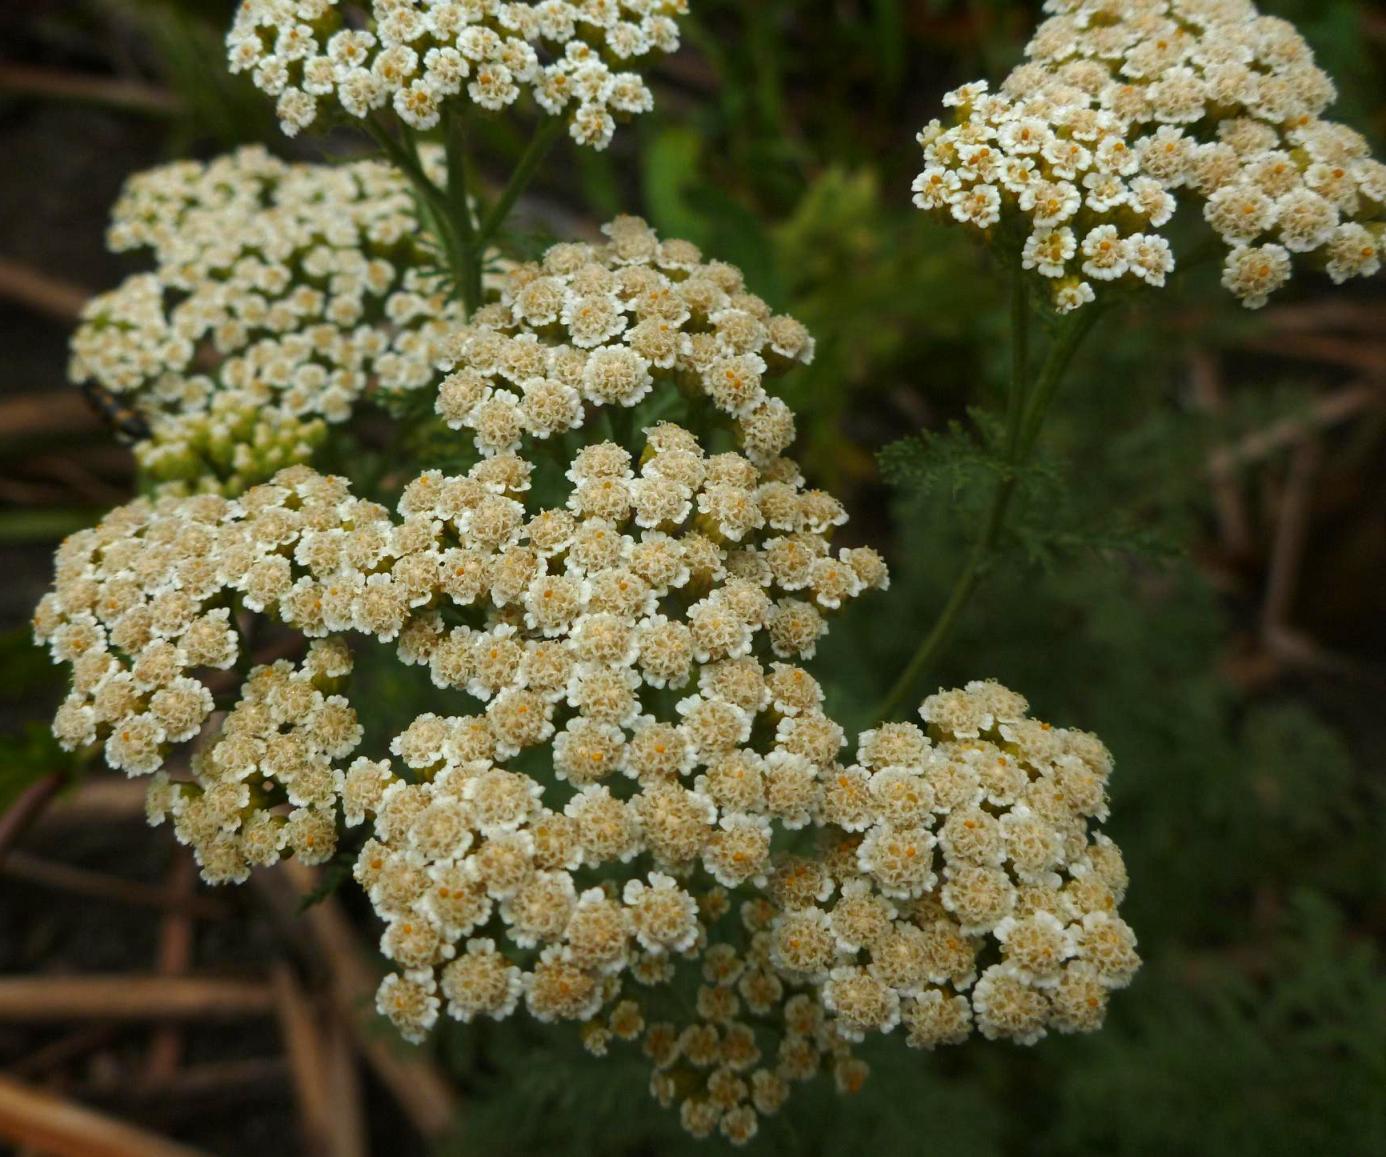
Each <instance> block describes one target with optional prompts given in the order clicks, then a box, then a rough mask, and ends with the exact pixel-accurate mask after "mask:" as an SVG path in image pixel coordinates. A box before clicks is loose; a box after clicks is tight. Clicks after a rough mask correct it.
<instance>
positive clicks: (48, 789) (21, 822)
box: [0, 771, 64, 865]
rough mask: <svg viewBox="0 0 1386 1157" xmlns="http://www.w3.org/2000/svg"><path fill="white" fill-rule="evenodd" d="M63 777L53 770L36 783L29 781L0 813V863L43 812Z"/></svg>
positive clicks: (2, 862)
mask: <svg viewBox="0 0 1386 1157" xmlns="http://www.w3.org/2000/svg"><path fill="white" fill-rule="evenodd" d="M63 778H64V777H63V776H62V775H61V773H59V772H56V771H55V772H52V773H51V774H49V775H45V776H44V777H43V778H42V779H41V780H39V781H38V782H37V783H31V784H30V785H29V786H28V787H26V788H25V789H24V790H23V791H22V792H20V794H19V798H18V799H16V800H15V801H14V803H12V804H10V806H9V808H8V809H7V810H6V811H5V813H4V814H3V815H0V865H3V864H4V862H5V858H6V856H7V855H8V854H9V852H10V849H11V848H13V847H14V845H15V843H16V842H17V841H18V839H19V837H20V836H22V835H23V834H24V832H25V830H26V829H27V828H28V827H29V825H30V824H31V823H33V822H34V820H36V819H37V818H38V817H39V816H40V815H41V814H43V810H44V809H45V808H46V807H47V806H48V805H49V803H51V802H52V800H53V797H54V796H55V795H57V794H58V789H59V788H61V787H62V785H63Z"/></svg>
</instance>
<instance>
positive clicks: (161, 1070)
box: [144, 848, 197, 1084]
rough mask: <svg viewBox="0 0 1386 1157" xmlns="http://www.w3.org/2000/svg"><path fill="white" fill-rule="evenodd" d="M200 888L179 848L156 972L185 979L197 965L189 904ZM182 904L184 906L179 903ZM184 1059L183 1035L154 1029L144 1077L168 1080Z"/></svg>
mask: <svg viewBox="0 0 1386 1157" xmlns="http://www.w3.org/2000/svg"><path fill="white" fill-rule="evenodd" d="M196 889H197V867H196V865H195V864H194V863H193V858H192V855H191V853H189V852H188V851H187V850H186V849H184V848H176V849H175V850H174V853H173V860H172V862H171V863H170V864H169V870H168V895H169V898H170V900H172V901H174V902H175V903H174V906H173V907H171V908H170V909H169V910H168V911H167V912H166V913H165V914H164V918H163V921H162V922H161V924H160V926H159V956H158V962H157V963H156V965H155V970H156V971H157V972H158V973H159V975H160V976H182V975H184V974H186V973H187V971H188V969H189V968H191V967H192V963H193V922H192V917H191V916H190V915H189V914H188V911H187V901H188V900H190V899H192V896H193V894H194V892H195V891H196ZM179 901H181V904H180V903H178V902H179ZM182 1056H183V1034H182V1032H181V1031H179V1029H178V1027H177V1026H176V1025H171V1024H163V1025H159V1026H158V1027H157V1028H156V1029H155V1030H154V1035H153V1038H152V1039H151V1040H150V1042H149V1052H148V1054H147V1055H146V1057H145V1061H144V1077H145V1080H146V1081H147V1082H149V1083H151V1084H156V1083H158V1082H160V1081H166V1080H168V1079H169V1078H170V1077H171V1076H173V1074H174V1073H175V1072H176V1071H177V1069H178V1062H179V1060H180V1059H181V1058H182Z"/></svg>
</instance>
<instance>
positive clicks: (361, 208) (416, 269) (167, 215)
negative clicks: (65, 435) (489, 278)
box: [70, 147, 461, 492]
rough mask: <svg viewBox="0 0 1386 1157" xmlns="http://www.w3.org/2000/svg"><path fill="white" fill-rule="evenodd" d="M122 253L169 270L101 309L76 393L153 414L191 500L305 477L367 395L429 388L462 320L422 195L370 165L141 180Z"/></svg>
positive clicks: (193, 171) (88, 336) (194, 166)
mask: <svg viewBox="0 0 1386 1157" xmlns="http://www.w3.org/2000/svg"><path fill="white" fill-rule="evenodd" d="M426 159H427V160H429V161H430V162H431V161H433V160H435V158H433V157H432V156H431V155H428V154H426ZM109 241H110V245H111V248H112V249H113V250H115V251H116V252H124V251H127V250H134V249H148V250H150V251H152V253H153V256H154V260H155V269H154V271H153V272H150V273H141V274H136V275H135V276H133V277H131V278H129V279H127V280H126V281H125V282H124V283H123V284H122V285H121V286H120V287H118V288H117V289H115V290H114V291H112V292H110V293H106V294H102V295H101V296H99V297H96V298H94V299H93V300H92V301H91V302H90V303H89V304H88V305H87V307H86V308H85V310H84V311H83V318H82V324H81V326H80V327H79V328H78V330H77V332H76V334H75V335H74V337H73V341H72V360H71V366H70V376H71V378H72V379H73V381H75V382H88V381H90V382H93V383H95V384H96V385H98V386H100V387H102V388H103V389H106V390H108V391H110V392H111V393H112V394H114V395H117V396H118V397H120V398H121V399H122V401H125V402H127V403H128V404H130V405H131V406H132V407H133V408H134V409H135V410H137V411H138V412H140V413H141V414H142V415H143V416H144V417H145V418H146V419H147V420H148V422H149V425H150V427H151V431H152V435H151V438H150V439H149V440H147V441H146V442H144V443H142V444H141V446H140V448H139V451H138V452H139V454H140V459H141V463H142V465H144V466H145V467H146V468H147V469H148V470H149V472H150V474H151V475H152V476H153V477H154V478H155V479H156V480H159V481H164V482H181V483H182V484H183V485H184V486H186V487H190V488H197V487H198V486H200V485H209V484H212V483H220V484H221V485H223V486H224V487H225V488H226V489H227V490H228V492H230V491H233V490H235V489H238V488H243V487H244V485H245V484H246V483H247V482H254V481H261V480H263V479H264V478H266V477H268V476H269V475H270V474H272V473H273V472H274V470H275V469H276V468H278V467H279V466H283V465H287V464H290V463H292V462H295V461H302V460H304V459H306V458H307V456H308V454H309V453H310V451H311V448H312V446H313V444H314V443H315V442H316V441H318V440H320V438H321V436H322V432H323V431H322V429H321V422H322V421H326V422H341V421H344V420H345V419H346V418H348V417H349V416H350V415H351V413H352V411H353V408H354V406H355V405H356V403H357V401H358V400H359V399H360V398H361V396H362V394H363V393H364V392H365V391H366V390H367V389H368V387H369V388H370V389H372V390H376V391H379V392H382V393H384V394H396V393H401V392H403V391H408V390H415V389H419V388H421V387H424V386H427V385H430V384H431V383H432V382H433V380H434V376H435V371H434V369H433V363H434V361H435V360H436V358H437V357H438V356H439V352H440V351H441V349H442V348H444V344H445V342H444V339H445V337H446V335H447V334H448V333H449V332H450V331H451V330H452V329H453V328H454V327H455V326H456V325H457V323H458V321H459V320H460V316H461V313H460V308H459V307H458V305H457V304H456V302H455V301H453V300H452V295H451V293H450V292H449V288H448V283H447V280H446V278H445V277H444V276H443V275H442V274H441V273H440V272H439V271H438V264H437V258H436V255H435V254H434V253H433V251H432V250H431V248H430V247H429V245H430V243H429V242H428V241H427V239H426V236H425V235H422V234H421V231H420V229H419V222H418V219H417V214H416V212H415V208H414V202H413V198H412V195H411V193H410V190H409V185H408V183H407V182H406V181H405V179H404V177H403V176H402V175H401V174H399V173H398V172H396V171H395V170H394V169H391V168H390V167H388V166H387V165H384V164H380V163H377V162H373V161H362V162H354V163H350V164H345V165H338V166H327V165H305V164H287V163H285V162H283V161H280V160H277V159H275V158H273V157H271V156H270V155H269V154H268V153H266V152H265V151H264V150H263V149H262V148H259V147H246V148H242V149H239V150H237V151H236V152H234V153H232V154H230V155H228V156H225V157H221V158H218V159H216V160H214V161H211V162H209V163H207V164H201V163H197V162H180V163H176V164H172V165H167V166H164V167H162V168H159V169H155V170H153V171H151V172H147V173H142V174H139V175H138V176H136V177H134V178H132V179H131V180H130V182H129V183H128V184H127V186H126V188H125V190H124V193H123V194H122V196H121V198H120V200H119V202H118V203H117V205H116V207H115V211H114V213H113V220H112V224H111V228H110V234H109Z"/></svg>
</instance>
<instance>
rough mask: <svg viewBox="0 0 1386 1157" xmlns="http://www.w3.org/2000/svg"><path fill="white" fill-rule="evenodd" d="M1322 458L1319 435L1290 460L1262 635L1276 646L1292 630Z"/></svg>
mask: <svg viewBox="0 0 1386 1157" xmlns="http://www.w3.org/2000/svg"><path fill="white" fill-rule="evenodd" d="M1321 458H1322V447H1321V445H1320V444H1319V442H1318V440H1317V439H1315V438H1306V439H1305V440H1304V441H1303V442H1301V443H1300V445H1299V446H1298V447H1297V448H1296V449H1295V453H1294V456H1293V457H1292V458H1291V459H1290V470H1289V475H1288V477H1287V478H1286V479H1285V489H1284V495H1283V497H1282V499H1281V503H1280V517H1279V519H1278V520H1277V525H1276V532H1275V544H1274V546H1273V547H1272V549H1271V559H1270V575H1269V577H1268V579H1267V581H1266V598H1265V602H1264V604H1263V605H1262V608H1261V631H1262V635H1263V637H1264V639H1265V641H1266V643H1267V645H1268V646H1270V647H1271V648H1272V649H1274V646H1275V643H1276V641H1277V638H1278V636H1280V635H1281V634H1282V633H1283V632H1287V631H1289V630H1290V629H1291V628H1290V613H1291V610H1292V608H1293V606H1294V601H1295V591H1296V590H1297V588H1298V586H1299V572H1300V568H1301V565H1302V563H1303V561H1304V548H1305V544H1306V542H1307V541H1308V537H1309V520H1310V516H1311V514H1312V505H1311V503H1312V498H1313V492H1314V480H1315V477H1316V476H1317V474H1318V469H1319V462H1320V459H1321Z"/></svg>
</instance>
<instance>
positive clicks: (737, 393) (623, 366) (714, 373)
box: [437, 216, 813, 463]
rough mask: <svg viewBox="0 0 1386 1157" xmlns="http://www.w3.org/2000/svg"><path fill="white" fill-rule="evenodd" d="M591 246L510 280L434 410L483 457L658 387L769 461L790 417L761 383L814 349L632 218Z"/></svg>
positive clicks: (795, 325)
mask: <svg viewBox="0 0 1386 1157" xmlns="http://www.w3.org/2000/svg"><path fill="white" fill-rule="evenodd" d="M603 232H604V233H605V234H606V236H607V241H606V243H605V244H602V245H590V244H586V243H580V242H579V243H562V244H558V245H554V246H552V247H551V248H550V249H549V250H548V251H547V252H546V253H545V254H544V255H543V257H542V258H541V259H540V260H539V261H536V262H527V263H524V264H519V265H516V266H514V267H512V268H511V269H509V270H508V271H507V272H506V274H505V276H504V278H503V279H502V284H501V292H500V300H499V301H497V302H495V303H492V304H490V305H487V306H484V307H483V308H482V309H480V310H479V311H478V312H477V313H476V315H475V316H474V317H473V318H472V324H471V325H470V326H469V327H468V328H466V329H464V330H462V331H460V332H459V333H458V334H457V336H456V338H455V339H454V341H453V342H452V343H451V348H450V353H449V357H448V360H447V361H446V362H445V365H447V366H448V367H450V370H451V372H450V373H449V374H448V376H447V377H446V378H444V380H443V382H442V384H441V387H440V389H439V391H438V401H437V411H438V414H439V415H440V416H441V417H442V418H443V420H444V421H445V422H446V423H447V424H448V425H449V426H450V427H452V428H453V429H459V430H460V429H463V428H466V429H468V430H470V431H471V432H472V437H473V439H474V441H475V443H476V446H477V448H478V449H479V450H480V451H481V452H482V453H483V454H495V453H500V452H504V451H508V450H512V449H515V448H516V447H518V446H519V445H520V444H521V442H522V440H524V439H525V438H532V439H536V440H543V439H546V438H552V437H554V436H555V435H559V434H563V433H565V432H567V431H570V430H574V429H577V428H579V427H581V426H582V425H583V424H584V422H585V421H586V420H587V418H588V417H589V416H590V414H591V413H592V412H593V411H595V410H598V409H599V408H601V407H613V408H615V407H622V408H630V407H633V406H635V405H637V404H638V403H640V402H641V401H642V400H644V398H645V397H646V396H647V395H648V394H650V393H651V392H652V391H653V390H655V389H656V388H657V387H660V386H662V385H665V384H668V385H670V386H672V387H674V388H676V389H678V390H681V391H682V392H683V393H685V394H686V395H690V396H694V397H697V398H699V399H706V401H708V402H711V404H712V406H713V407H714V408H715V409H716V410H717V411H719V412H720V413H722V414H723V415H725V416H726V417H727V418H728V419H730V420H732V421H733V422H734V423H735V424H736V426H737V429H738V431H739V433H740V439H741V443H742V446H743V449H744V450H745V453H746V455H747V456H748V457H749V458H751V459H752V461H754V462H757V463H764V462H768V461H770V460H772V459H773V458H775V456H776V455H778V454H779V453H781V452H782V451H783V450H784V449H785V448H786V447H788V446H789V444H790V443H791V442H792V441H793V440H794V416H793V414H791V413H790V411H789V407H788V406H786V405H785V404H784V402H783V401H782V400H780V399H779V398H775V397H772V396H771V395H770V394H769V393H768V392H767V390H766V388H765V385H764V383H765V382H766V380H767V379H770V378H772V377H775V376H778V375H780V374H783V373H784V372H786V371H787V370H789V369H791V368H792V367H793V366H795V365H797V364H801V363H806V362H809V361H811V360H812V358H813V339H812V337H811V336H810V335H809V333H808V331H807V330H806V329H805V328H804V327H803V325H801V324H800V323H799V322H797V321H795V320H794V319H793V318H792V317H787V316H785V315H782V314H775V313H774V312H773V311H772V310H771V309H770V307H769V306H768V305H767V304H766V303H765V301H764V300H763V299H762V298H760V297H758V296H756V295H755V294H754V293H751V292H750V291H749V290H748V289H747V288H746V284H745V279H744V277H743V276H742V273H741V271H740V270H739V269H737V268H736V267H735V266H732V265H728V264H726V263H725V262H721V261H706V260H704V258H703V255H702V254H701V253H700V252H699V250H698V248H697V247H696V246H694V245H692V244H690V243H688V242H686V241H678V240H670V241H661V240H660V239H659V237H658V236H657V235H656V234H655V232H654V230H653V229H651V228H650V227H649V225H647V224H646V223H645V222H644V221H642V220H641V219H640V218H638V217H629V216H623V217H617V218H616V219H615V220H614V221H611V222H610V223H609V224H607V225H605V226H604V227H603Z"/></svg>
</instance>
